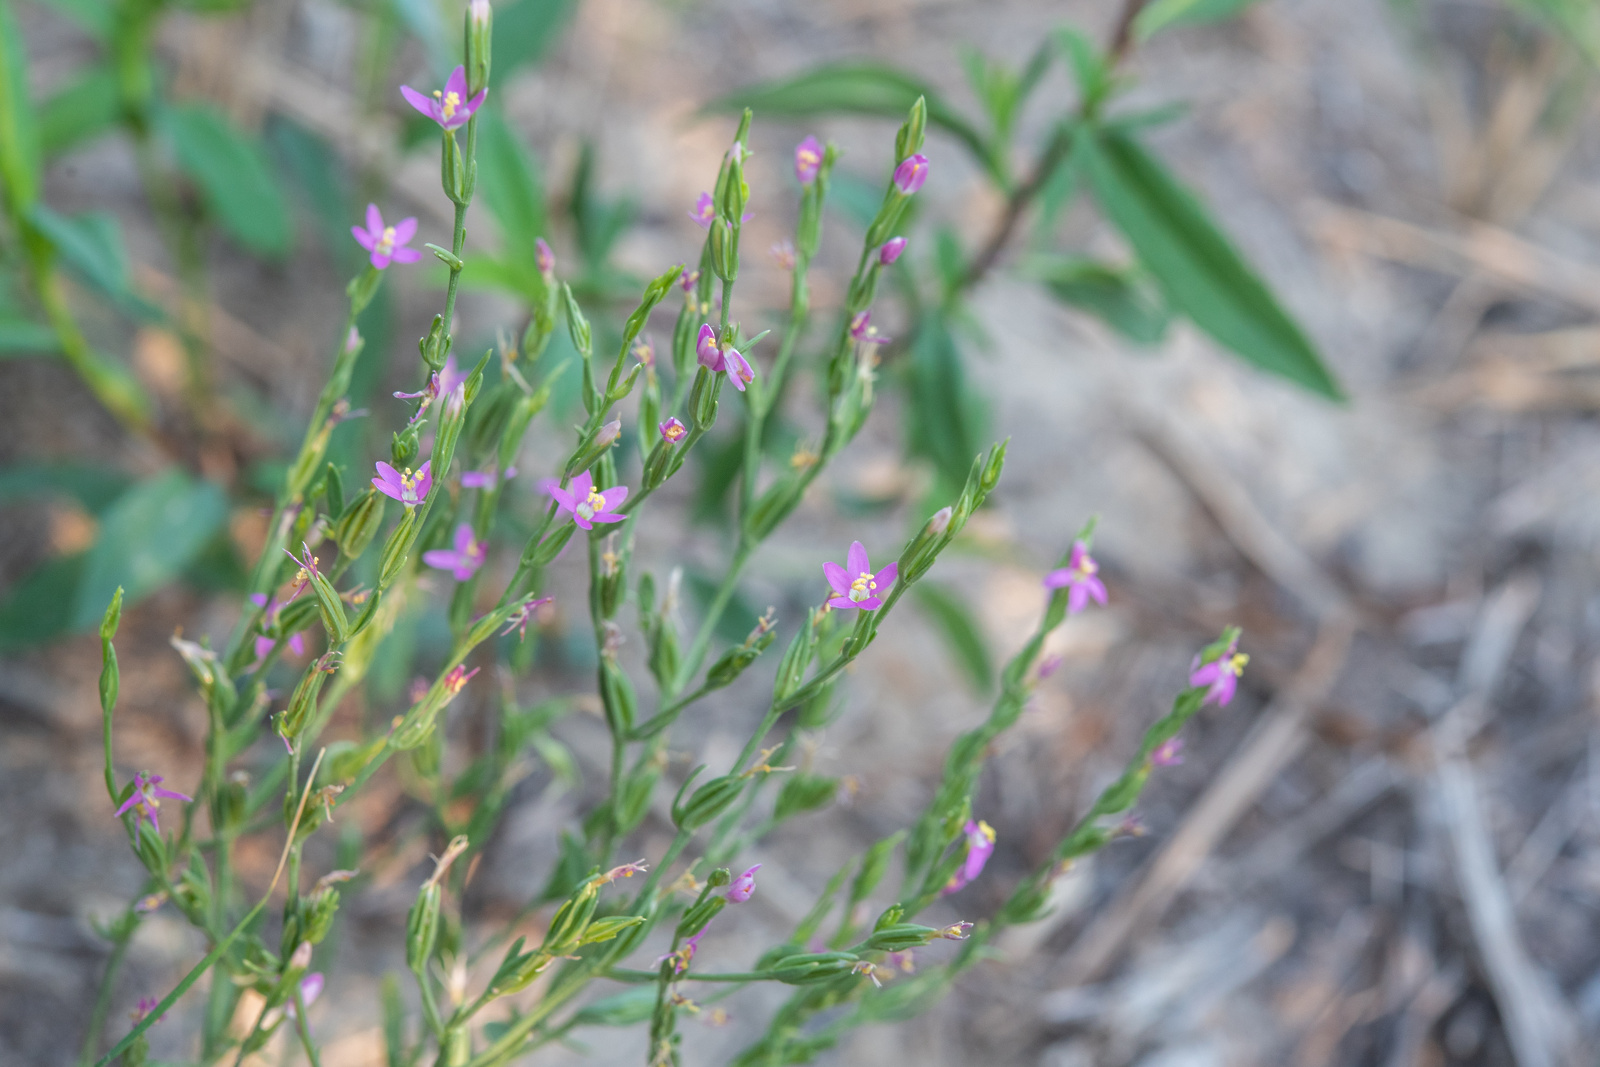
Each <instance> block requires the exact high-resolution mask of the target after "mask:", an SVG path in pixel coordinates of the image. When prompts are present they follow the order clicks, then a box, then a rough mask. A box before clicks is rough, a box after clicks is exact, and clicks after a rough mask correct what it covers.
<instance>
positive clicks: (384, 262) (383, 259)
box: [372, 252, 394, 270]
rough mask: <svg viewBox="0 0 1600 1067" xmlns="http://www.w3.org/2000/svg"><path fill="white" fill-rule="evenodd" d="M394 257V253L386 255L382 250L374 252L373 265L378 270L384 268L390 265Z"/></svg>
mask: <svg viewBox="0 0 1600 1067" xmlns="http://www.w3.org/2000/svg"><path fill="white" fill-rule="evenodd" d="M393 259H394V256H393V255H384V254H383V253H382V252H374V253H372V265H373V266H374V267H376V268H377V269H378V270H383V269H385V268H386V267H388V266H389V263H390V261H391V260H393Z"/></svg>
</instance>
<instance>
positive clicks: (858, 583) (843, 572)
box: [822, 541, 900, 611]
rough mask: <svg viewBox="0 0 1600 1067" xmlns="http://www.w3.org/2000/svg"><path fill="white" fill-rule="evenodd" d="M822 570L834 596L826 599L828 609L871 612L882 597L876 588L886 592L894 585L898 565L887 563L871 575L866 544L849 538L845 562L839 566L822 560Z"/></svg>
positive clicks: (880, 603)
mask: <svg viewBox="0 0 1600 1067" xmlns="http://www.w3.org/2000/svg"><path fill="white" fill-rule="evenodd" d="M822 573H823V574H825V575H826V576H827V578H828V584H829V585H830V586H832V587H833V592H834V597H833V599H832V600H829V601H828V606H829V607H830V608H839V609H841V610H849V609H853V608H860V609H861V610H862V611H874V610H876V609H877V608H880V607H882V606H883V599H882V598H881V597H880V596H879V595H878V592H879V588H880V587H882V589H883V590H884V591H887V590H888V588H889V586H891V585H893V584H894V580H895V578H897V577H898V576H899V574H900V564H898V563H891V564H889V565H888V566H887V567H885V568H883V570H881V571H879V572H878V573H877V574H873V573H872V564H871V563H870V562H869V561H868V559H867V550H866V547H865V546H864V545H862V543H861V542H860V541H852V542H850V552H849V554H848V555H846V556H845V565H844V566H843V567H841V566H839V565H838V564H837V563H824V564H823V565H822Z"/></svg>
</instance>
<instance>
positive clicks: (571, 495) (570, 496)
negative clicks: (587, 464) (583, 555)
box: [550, 471, 628, 530]
mask: <svg viewBox="0 0 1600 1067" xmlns="http://www.w3.org/2000/svg"><path fill="white" fill-rule="evenodd" d="M550 495H551V496H553V497H555V498H556V503H557V504H558V505H560V507H561V510H562V511H565V512H566V513H567V514H569V515H571V516H572V521H573V522H575V523H577V524H578V525H579V526H581V527H583V528H584V529H585V530H592V529H594V523H597V522H621V521H622V520H623V519H624V518H625V517H626V516H623V515H618V514H617V513H616V509H617V508H618V507H620V506H621V505H622V502H623V501H624V500H626V499H628V487H627V486H625V485H618V486H613V487H612V488H610V489H607V490H605V491H603V492H602V491H600V490H597V489H596V488H595V487H594V478H592V477H590V475H589V472H588V471H584V472H583V473H582V474H580V475H578V476H577V477H576V478H574V479H572V488H571V489H563V488H561V486H559V485H552V486H551V487H550Z"/></svg>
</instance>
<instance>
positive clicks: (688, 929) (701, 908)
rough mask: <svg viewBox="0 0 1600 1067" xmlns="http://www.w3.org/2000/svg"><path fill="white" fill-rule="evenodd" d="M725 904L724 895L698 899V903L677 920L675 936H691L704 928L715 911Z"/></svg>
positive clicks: (725, 905) (715, 913) (714, 915)
mask: <svg viewBox="0 0 1600 1067" xmlns="http://www.w3.org/2000/svg"><path fill="white" fill-rule="evenodd" d="M727 905H728V898H726V897H707V898H706V899H704V900H702V901H700V903H698V904H696V905H695V906H694V907H692V908H690V909H689V910H688V911H686V912H684V915H683V918H682V919H680V920H678V929H677V931H676V933H675V936H677V937H680V938H683V937H693V936H694V935H695V934H698V933H699V932H700V931H701V930H704V929H705V928H706V927H707V926H708V925H709V924H710V922H711V920H712V919H715V918H716V917H717V913H718V912H720V911H721V910H722V909H723V908H725V907H727Z"/></svg>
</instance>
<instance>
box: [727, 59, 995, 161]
mask: <svg viewBox="0 0 1600 1067" xmlns="http://www.w3.org/2000/svg"><path fill="white" fill-rule="evenodd" d="M919 96H920V97H923V98H925V99H926V100H927V104H928V122H929V123H930V124H932V125H934V126H937V127H938V128H940V129H942V130H944V131H945V132H946V133H948V134H950V135H951V136H953V137H955V138H956V139H957V140H959V141H961V143H963V144H965V145H966V146H967V147H968V148H969V149H970V150H971V151H972V154H973V155H974V156H975V157H976V158H977V159H979V160H980V161H982V162H983V163H984V164H985V165H986V166H987V165H988V164H989V150H988V146H987V145H985V144H984V140H983V136H982V135H981V134H980V133H979V132H978V131H977V129H976V128H975V127H974V126H973V125H972V124H971V123H970V122H968V121H967V120H966V119H965V118H963V117H962V116H961V115H960V114H959V113H958V112H956V111H955V110H954V109H953V108H951V107H950V105H949V104H947V103H945V100H944V98H943V97H942V96H940V95H939V94H938V93H937V92H936V91H935V90H934V89H933V88H932V87H930V86H929V85H927V84H926V83H924V82H922V81H920V80H918V79H917V78H914V77H912V76H911V75H909V74H904V73H902V72H900V71H898V70H895V69H893V68H892V67H886V66H882V65H880V64H877V63H830V64H827V65H825V66H821V67H814V68H812V69H811V70H808V71H806V72H805V73H803V74H797V75H795V76H794V77H792V78H787V79H784V80H781V81H770V82H764V83H762V84H760V85H751V86H747V87H746V88H743V89H736V90H734V91H733V92H731V93H729V94H727V95H726V96H721V97H718V98H717V99H715V100H713V101H711V103H709V104H707V105H706V107H705V110H707V111H721V112H729V111H741V110H743V109H744V108H747V107H748V108H752V109H754V110H755V112H756V113H757V114H758V115H769V116H787V117H791V118H805V117H809V116H812V115H829V114H834V115H837V114H847V115H874V116H877V117H879V118H886V119H894V120H895V121H896V122H899V121H902V120H904V119H905V115H906V111H907V110H908V109H909V108H910V107H911V105H912V104H914V103H916V101H917V97H919Z"/></svg>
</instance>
